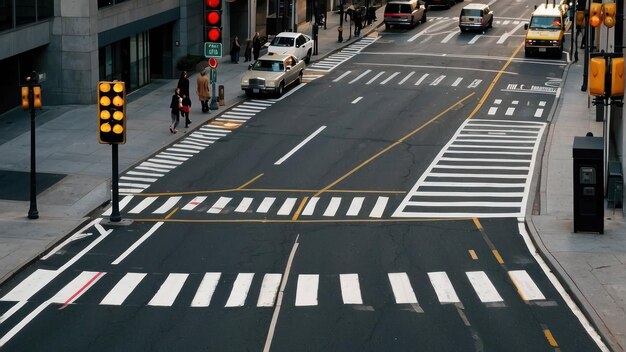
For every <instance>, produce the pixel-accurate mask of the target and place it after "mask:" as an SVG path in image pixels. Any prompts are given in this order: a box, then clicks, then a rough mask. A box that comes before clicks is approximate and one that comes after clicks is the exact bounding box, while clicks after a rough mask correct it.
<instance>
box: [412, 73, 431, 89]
mask: <svg viewBox="0 0 626 352" xmlns="http://www.w3.org/2000/svg"><path fill="white" fill-rule="evenodd" d="M428 76H429V74H428V73H424V74H423V75H422V77H420V78H419V79H418V80H417V82H415V85H416V86H419V85H420V84H421V83H422V82H423V81H424V79H426V77H428Z"/></svg>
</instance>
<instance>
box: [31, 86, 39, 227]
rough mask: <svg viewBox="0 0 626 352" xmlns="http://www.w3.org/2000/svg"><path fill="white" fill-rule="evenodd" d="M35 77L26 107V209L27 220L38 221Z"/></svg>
mask: <svg viewBox="0 0 626 352" xmlns="http://www.w3.org/2000/svg"><path fill="white" fill-rule="evenodd" d="M35 80H36V78H35V77H31V78H30V81H29V82H28V106H30V207H29V209H28V218H29V219H38V218H39V211H37V170H36V164H37V163H36V158H35V92H34V91H33V87H34V85H35V83H36V82H35Z"/></svg>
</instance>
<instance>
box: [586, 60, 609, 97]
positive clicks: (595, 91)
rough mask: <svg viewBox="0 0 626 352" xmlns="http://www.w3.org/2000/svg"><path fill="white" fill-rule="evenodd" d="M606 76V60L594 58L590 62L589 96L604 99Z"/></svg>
mask: <svg viewBox="0 0 626 352" xmlns="http://www.w3.org/2000/svg"><path fill="white" fill-rule="evenodd" d="M605 75H606V59H605V58H604V57H592V58H591V60H589V94H590V95H593V96H596V97H604V79H605Z"/></svg>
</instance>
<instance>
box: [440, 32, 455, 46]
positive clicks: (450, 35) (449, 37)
mask: <svg viewBox="0 0 626 352" xmlns="http://www.w3.org/2000/svg"><path fill="white" fill-rule="evenodd" d="M456 34H457V32H452V33H450V34H448V35H447V36H445V38H443V39H442V40H441V43H442V44H445V43H447V42H448V41H450V39H452V37H454V36H455V35H456Z"/></svg>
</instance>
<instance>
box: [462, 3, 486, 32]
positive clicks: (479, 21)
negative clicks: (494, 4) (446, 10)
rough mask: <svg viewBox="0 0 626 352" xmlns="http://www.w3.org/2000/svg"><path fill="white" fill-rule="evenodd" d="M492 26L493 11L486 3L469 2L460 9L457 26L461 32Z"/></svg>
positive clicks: (482, 29) (481, 29) (480, 29)
mask: <svg viewBox="0 0 626 352" xmlns="http://www.w3.org/2000/svg"><path fill="white" fill-rule="evenodd" d="M492 26H493V11H491V10H490V9H489V5H486V4H476V3H474V4H469V5H467V6H465V7H464V8H463V9H462V10H461V14H460V15H459V28H461V32H465V31H468V30H479V31H484V30H486V29H487V28H491V27H492Z"/></svg>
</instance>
